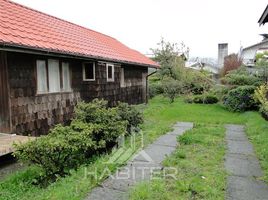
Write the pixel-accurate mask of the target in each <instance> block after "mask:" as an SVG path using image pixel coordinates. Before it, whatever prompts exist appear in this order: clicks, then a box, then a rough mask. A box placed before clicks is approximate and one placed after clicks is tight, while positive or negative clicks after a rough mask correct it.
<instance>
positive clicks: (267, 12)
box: [258, 5, 268, 25]
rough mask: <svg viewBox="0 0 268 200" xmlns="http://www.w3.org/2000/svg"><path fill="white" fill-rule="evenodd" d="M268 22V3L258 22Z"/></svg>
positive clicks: (260, 23)
mask: <svg viewBox="0 0 268 200" xmlns="http://www.w3.org/2000/svg"><path fill="white" fill-rule="evenodd" d="M266 22H268V5H267V6H266V8H265V10H264V11H263V13H262V15H261V17H260V19H259V21H258V23H259V25H262V24H265V23H266Z"/></svg>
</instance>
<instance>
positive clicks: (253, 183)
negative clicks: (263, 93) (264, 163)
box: [225, 125, 268, 200]
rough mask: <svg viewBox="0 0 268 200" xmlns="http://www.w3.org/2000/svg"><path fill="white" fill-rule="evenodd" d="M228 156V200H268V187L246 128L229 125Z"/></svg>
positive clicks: (226, 164)
mask: <svg viewBox="0 0 268 200" xmlns="http://www.w3.org/2000/svg"><path fill="white" fill-rule="evenodd" d="M225 127H226V141H227V147H228V150H227V154H226V156H225V168H226V170H227V172H228V173H229V174H230V175H229V177H228V180H227V191H226V199H227V200H268V186H267V185H266V184H265V183H264V182H263V181H261V180H258V178H259V177H261V176H263V173H262V170H261V167H260V164H259V161H258V159H257V157H256V156H255V153H254V149H253V146H252V144H251V143H250V142H249V140H248V139H247V137H246V135H245V133H244V127H243V126H239V125H227V126H225Z"/></svg>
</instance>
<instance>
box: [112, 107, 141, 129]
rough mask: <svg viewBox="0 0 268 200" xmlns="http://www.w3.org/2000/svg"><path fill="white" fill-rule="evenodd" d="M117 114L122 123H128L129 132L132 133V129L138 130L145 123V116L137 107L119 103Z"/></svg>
mask: <svg viewBox="0 0 268 200" xmlns="http://www.w3.org/2000/svg"><path fill="white" fill-rule="evenodd" d="M117 113H118V115H119V117H120V120H121V121H126V122H127V130H128V132H129V133H130V131H131V127H134V128H137V127H139V126H140V125H141V124H142V123H143V114H142V112H140V111H139V110H138V109H137V107H136V106H133V105H128V104H127V103H122V102H119V104H118V106H117Z"/></svg>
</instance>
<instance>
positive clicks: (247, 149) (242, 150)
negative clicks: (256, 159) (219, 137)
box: [227, 140, 254, 155]
mask: <svg viewBox="0 0 268 200" xmlns="http://www.w3.org/2000/svg"><path fill="white" fill-rule="evenodd" d="M227 146H228V152H229V153H236V154H246V155H254V150H253V147H252V144H250V143H249V142H248V141H234V140H228V143H227Z"/></svg>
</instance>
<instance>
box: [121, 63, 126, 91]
mask: <svg viewBox="0 0 268 200" xmlns="http://www.w3.org/2000/svg"><path fill="white" fill-rule="evenodd" d="M120 86H121V87H126V85H125V71H124V68H123V67H121V72H120Z"/></svg>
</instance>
